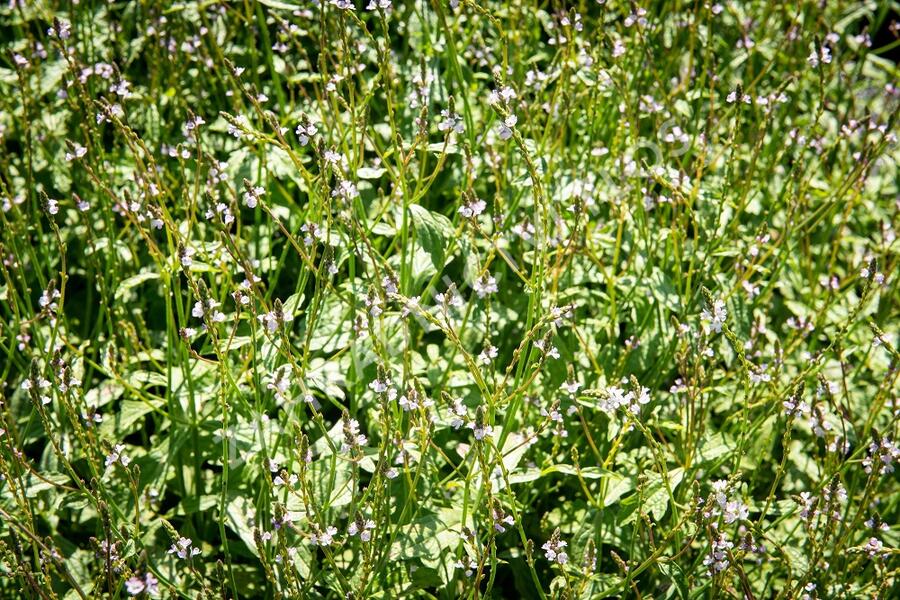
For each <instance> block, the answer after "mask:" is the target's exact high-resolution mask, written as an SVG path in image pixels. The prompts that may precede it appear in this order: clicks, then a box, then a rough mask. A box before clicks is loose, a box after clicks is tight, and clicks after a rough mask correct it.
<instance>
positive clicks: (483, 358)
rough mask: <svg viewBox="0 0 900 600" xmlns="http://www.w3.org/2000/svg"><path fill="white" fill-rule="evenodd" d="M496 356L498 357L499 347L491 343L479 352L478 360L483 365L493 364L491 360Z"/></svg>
mask: <svg viewBox="0 0 900 600" xmlns="http://www.w3.org/2000/svg"><path fill="white" fill-rule="evenodd" d="M495 358H497V347H496V346H492V345H490V344H488V345H487V346H485V347H484V349H482V351H481V353H479V354H478V362H480V363H481V364H483V365H489V364H491V361H493V360H494V359H495Z"/></svg>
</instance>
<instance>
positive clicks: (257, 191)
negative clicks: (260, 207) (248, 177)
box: [244, 181, 266, 208]
mask: <svg viewBox="0 0 900 600" xmlns="http://www.w3.org/2000/svg"><path fill="white" fill-rule="evenodd" d="M244 185H245V186H246V189H247V191H245V192H244V204H246V205H247V207H248V208H256V205H257V204H259V198H260V196H262V195H263V193H265V191H266V190H265V189H263V188H261V187H259V186H256V187H250V186H249V184H248V182H246V181H245V182H244Z"/></svg>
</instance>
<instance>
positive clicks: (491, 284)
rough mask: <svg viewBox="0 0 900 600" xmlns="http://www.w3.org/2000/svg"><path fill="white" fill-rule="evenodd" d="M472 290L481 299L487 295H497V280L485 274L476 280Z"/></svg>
mask: <svg viewBox="0 0 900 600" xmlns="http://www.w3.org/2000/svg"><path fill="white" fill-rule="evenodd" d="M472 288H473V289H474V290H475V293H476V294H478V297H479V298H484V297H485V296H487V295H490V294H496V293H497V280H496V279H494V277H493V276H491V275H488V274H484V275H482V276H481V277H479V278H478V279H476V280H475V283H474V284H473V285H472Z"/></svg>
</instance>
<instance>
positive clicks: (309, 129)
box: [295, 123, 319, 146]
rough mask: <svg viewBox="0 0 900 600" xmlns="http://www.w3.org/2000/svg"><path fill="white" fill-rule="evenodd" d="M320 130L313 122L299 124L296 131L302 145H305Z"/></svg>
mask: <svg viewBox="0 0 900 600" xmlns="http://www.w3.org/2000/svg"><path fill="white" fill-rule="evenodd" d="M318 132H319V130H318V128H317V127H316V126H315V125H313V124H312V123H306V124H303V123H301V124H300V125H297V130H296V132H295V133H296V134H297V139H298V140H299V141H300V145H301V146H305V145H307V144H308V143H309V140H311V139H312V138H313V137H315V135H316V134H317V133H318Z"/></svg>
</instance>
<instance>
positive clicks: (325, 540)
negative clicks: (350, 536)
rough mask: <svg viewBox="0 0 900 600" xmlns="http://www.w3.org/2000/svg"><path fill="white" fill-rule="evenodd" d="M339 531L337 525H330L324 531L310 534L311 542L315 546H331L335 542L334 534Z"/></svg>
mask: <svg viewBox="0 0 900 600" xmlns="http://www.w3.org/2000/svg"><path fill="white" fill-rule="evenodd" d="M337 532H338V530H337V527H334V526H333V525H329V526H328V527H326V528H325V530H324V531H321V532H319V533H312V534H311V535H310V536H309V543H310V544H312V545H313V546H330V545H332V544H333V543H334V536H335V535H336V534H337Z"/></svg>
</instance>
